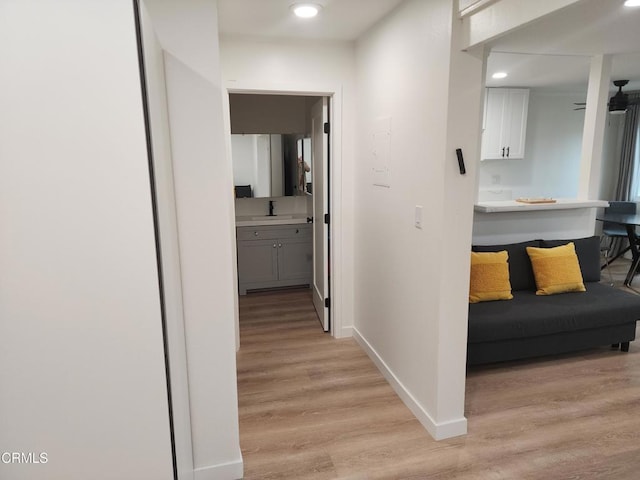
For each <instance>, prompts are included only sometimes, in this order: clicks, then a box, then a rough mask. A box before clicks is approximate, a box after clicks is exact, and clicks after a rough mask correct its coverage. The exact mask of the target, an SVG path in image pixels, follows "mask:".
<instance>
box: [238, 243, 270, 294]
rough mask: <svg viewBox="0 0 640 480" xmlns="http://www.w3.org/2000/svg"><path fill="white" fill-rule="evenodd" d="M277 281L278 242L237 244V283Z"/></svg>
mask: <svg viewBox="0 0 640 480" xmlns="http://www.w3.org/2000/svg"><path fill="white" fill-rule="evenodd" d="M277 279H278V241H277V240H247V241H241V242H238V282H239V283H240V284H247V283H253V282H270V281H274V280H277Z"/></svg>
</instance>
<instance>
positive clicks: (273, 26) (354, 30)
mask: <svg viewBox="0 0 640 480" xmlns="http://www.w3.org/2000/svg"><path fill="white" fill-rule="evenodd" d="M310 1H311V3H316V4H318V5H321V6H322V7H323V8H322V10H321V11H320V13H319V14H318V16H317V17H316V18H313V19H307V20H304V19H299V18H296V17H295V16H294V15H293V13H292V12H291V10H290V8H289V7H290V6H291V5H292V4H293V3H294V0H218V23H219V25H218V28H219V30H220V33H221V34H222V35H243V36H245V35H249V36H254V37H255V36H257V37H268V38H295V39H300V38H303V39H315V40H342V41H352V40H355V39H356V38H358V37H359V36H360V35H362V34H363V33H364V32H365V31H367V30H368V29H369V28H370V27H372V26H373V25H375V24H376V23H377V22H378V21H379V20H380V19H381V18H383V17H384V16H386V15H387V14H388V13H389V12H390V11H391V10H393V9H394V8H395V7H396V6H397V5H398V4H399V3H400V2H401V1H402V0H310Z"/></svg>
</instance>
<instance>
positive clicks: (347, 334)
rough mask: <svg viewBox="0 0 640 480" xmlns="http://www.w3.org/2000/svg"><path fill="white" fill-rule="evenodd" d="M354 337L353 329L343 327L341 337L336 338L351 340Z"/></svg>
mask: <svg viewBox="0 0 640 480" xmlns="http://www.w3.org/2000/svg"><path fill="white" fill-rule="evenodd" d="M349 337H353V327H342V328H341V329H340V335H339V336H336V338H349Z"/></svg>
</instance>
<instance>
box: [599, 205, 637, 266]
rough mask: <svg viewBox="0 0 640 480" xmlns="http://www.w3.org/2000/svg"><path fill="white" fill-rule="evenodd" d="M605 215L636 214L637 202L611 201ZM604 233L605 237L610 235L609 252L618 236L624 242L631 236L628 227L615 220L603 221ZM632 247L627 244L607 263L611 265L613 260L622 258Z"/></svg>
mask: <svg viewBox="0 0 640 480" xmlns="http://www.w3.org/2000/svg"><path fill="white" fill-rule="evenodd" d="M604 212H605V215H606V214H607V213H627V214H635V213H636V203H635V202H617V201H616V202H613V201H611V202H609V206H608V207H607V208H605V209H604ZM602 233H603V236H604V237H609V241H608V242H607V247H606V248H607V252H608V253H610V252H611V250H612V249H611V247H612V244H613V241H614V240H615V239H616V238H619V239H621V241H622V242H624V240H627V239H628V238H629V236H628V234H627V228H626V227H625V226H624V225H621V224H619V223H613V222H603V223H602ZM630 249H631V245H627V246H626V247H625V248H623V249H622V250H620V251H619V252H618V253H616V255H615V256H614V257H613V258H610V259H608V261H607V263H606V265H609V264H610V263H611V262H613V261H614V260H616V259H617V258H620V257H621V256H622V255H624V254H625V253H627V252H628V251H629V250H630Z"/></svg>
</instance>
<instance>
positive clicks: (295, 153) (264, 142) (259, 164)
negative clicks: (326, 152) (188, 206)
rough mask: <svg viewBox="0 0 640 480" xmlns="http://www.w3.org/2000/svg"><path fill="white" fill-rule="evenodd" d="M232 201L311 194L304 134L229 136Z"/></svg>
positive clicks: (307, 143)
mask: <svg viewBox="0 0 640 480" xmlns="http://www.w3.org/2000/svg"><path fill="white" fill-rule="evenodd" d="M231 158H232V163H233V182H234V186H235V196H236V198H249V197H253V198H264V197H285V196H295V195H307V194H311V138H309V137H305V135H304V134H266V133H265V134H247V135H245V134H232V135H231Z"/></svg>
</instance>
